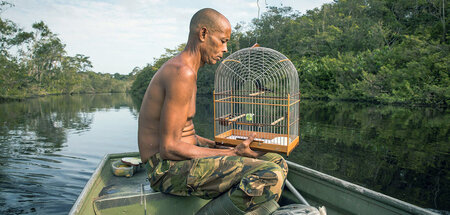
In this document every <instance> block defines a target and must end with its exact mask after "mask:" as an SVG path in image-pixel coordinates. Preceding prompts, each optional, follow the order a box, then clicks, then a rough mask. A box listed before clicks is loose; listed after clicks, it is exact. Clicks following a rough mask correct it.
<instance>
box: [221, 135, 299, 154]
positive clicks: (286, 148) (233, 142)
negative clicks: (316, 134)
mask: <svg viewBox="0 0 450 215" xmlns="http://www.w3.org/2000/svg"><path fill="white" fill-rule="evenodd" d="M250 133H255V134H256V137H255V140H253V142H251V143H250V148H252V149H256V150H260V151H266V152H277V153H285V154H287V155H288V156H289V154H290V153H291V152H292V150H294V148H295V147H297V145H298V142H299V137H298V136H297V137H296V138H295V139H293V140H290V139H289V138H288V137H287V136H286V135H282V134H275V133H266V132H250V131H242V130H236V129H231V130H228V131H226V132H224V133H222V134H219V135H217V136H215V138H214V140H215V142H216V143H218V144H221V145H228V146H237V145H239V144H241V143H242V141H243V140H244V139H247V136H248V135H249V134H250ZM239 137H245V138H242V139H241V138H239ZM275 138H286V140H287V142H288V143H287V144H285V145H283V144H274V143H266V141H270V140H272V139H275Z"/></svg>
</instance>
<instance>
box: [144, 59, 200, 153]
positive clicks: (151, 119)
mask: <svg viewBox="0 0 450 215" xmlns="http://www.w3.org/2000/svg"><path fill="white" fill-rule="evenodd" d="M183 61H185V60H184V59H183V56H181V55H178V56H176V57H174V58H172V59H171V60H169V61H168V62H166V63H165V64H164V65H163V66H162V67H161V68H160V69H159V70H158V72H156V74H155V75H154V76H153V78H152V80H151V82H150V84H149V86H148V88H147V91H146V93H145V95H144V98H143V100H142V105H141V109H140V114H139V129H138V143H139V151H140V153H141V159H142V161H144V162H145V161H147V159H148V158H149V157H150V156H152V155H154V154H155V153H158V152H159V145H160V141H161V136H160V135H161V131H160V125H161V121H160V119H161V112H162V109H163V107H164V104H165V103H170V102H171V100H173V99H177V95H178V94H182V93H186V94H190V95H191V99H189V101H188V114H187V118H184V119H181V118H178V120H180V121H183V120H184V122H183V124H184V127H183V129H182V131H181V132H182V135H181V136H182V138H181V140H182V141H184V142H188V143H190V144H195V143H196V138H195V130H194V124H193V123H192V118H193V116H194V114H195V94H196V87H193V88H192V89H193V90H190V91H191V92H177V90H175V91H174V90H172V91H171V92H170V90H169V91H168V90H167V89H168V88H169V89H170V88H173V86H172V85H176V84H178V83H177V81H179V80H177V79H179V78H181V77H184V76H189V75H191V74H188V73H191V72H192V71H191V70H190V69H189V68H186V66H185V65H183ZM194 85H195V82H194ZM186 90H188V89H183V91H186ZM178 91H179V90H178ZM172 94H175V95H172Z"/></svg>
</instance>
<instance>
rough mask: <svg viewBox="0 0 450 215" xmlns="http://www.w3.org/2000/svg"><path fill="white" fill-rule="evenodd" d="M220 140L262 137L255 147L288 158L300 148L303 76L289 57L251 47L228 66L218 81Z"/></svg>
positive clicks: (231, 142)
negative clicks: (253, 136)
mask: <svg viewBox="0 0 450 215" xmlns="http://www.w3.org/2000/svg"><path fill="white" fill-rule="evenodd" d="M213 96H214V137H215V141H216V142H217V143H219V144H224V145H233V146H235V145H238V144H240V143H241V142H242V140H244V139H247V138H246V137H248V136H250V135H251V134H256V137H255V139H254V140H253V142H252V143H251V144H250V147H251V148H253V149H257V150H263V151H268V152H281V153H286V154H287V155H289V154H290V152H291V151H292V150H293V149H294V148H295V147H296V146H297V145H298V143H299V120H300V119H299V107H300V92H299V80H298V73H297V70H296V69H295V67H294V65H293V64H292V62H291V61H290V60H289V59H288V58H287V57H286V56H284V55H283V54H281V53H279V52H277V51H275V50H273V49H269V48H264V47H251V48H246V49H242V50H239V51H237V52H234V53H233V54H231V55H230V56H228V57H227V58H226V59H224V60H223V61H222V63H221V64H220V65H219V67H218V68H217V71H216V76H215V82H214V94H213Z"/></svg>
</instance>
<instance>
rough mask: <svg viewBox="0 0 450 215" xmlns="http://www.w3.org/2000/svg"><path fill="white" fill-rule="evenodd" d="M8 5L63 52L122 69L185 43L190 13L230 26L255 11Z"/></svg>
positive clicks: (68, 2)
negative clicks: (204, 13) (219, 17)
mask: <svg viewBox="0 0 450 215" xmlns="http://www.w3.org/2000/svg"><path fill="white" fill-rule="evenodd" d="M7 1H8V2H10V3H13V4H14V7H12V8H8V9H7V10H6V11H4V12H3V13H2V14H1V16H2V18H6V19H10V20H12V21H13V22H15V23H16V24H18V25H19V26H20V27H22V28H23V29H24V30H25V31H31V30H32V28H31V25H32V24H33V23H35V22H38V21H41V20H42V21H44V23H46V24H47V25H48V26H49V28H50V30H51V31H52V32H53V33H55V34H57V35H58V37H59V38H60V39H61V40H62V42H63V43H64V44H66V51H67V54H68V55H69V56H74V55H75V54H83V55H85V56H89V57H90V58H89V59H90V60H91V62H92V65H93V70H94V71H95V72H101V73H111V74H114V73H120V74H128V73H130V72H131V71H132V70H133V68H135V67H140V68H143V67H144V66H145V65H147V64H148V63H153V61H154V58H158V57H159V56H161V54H164V53H165V49H166V48H170V49H174V48H176V47H177V46H178V45H179V44H182V43H186V42H187V35H188V31H189V22H190V19H191V17H192V15H194V13H195V12H197V11H198V10H200V9H202V8H207V7H209V8H213V9H216V10H217V11H219V12H220V13H222V14H223V15H225V16H226V17H227V18H228V20H229V21H230V23H231V26H235V25H236V24H237V23H241V22H244V23H247V24H248V23H250V22H251V20H252V19H254V18H257V16H258V4H257V0H221V1H219V0H185V1H183V0H76V1H74V0H7ZM330 2H332V0H260V1H259V6H260V14H262V13H263V12H265V11H266V8H265V7H266V4H267V5H268V6H278V7H280V6H291V7H292V8H293V9H294V10H297V11H299V12H300V13H301V14H304V13H305V12H306V11H307V10H311V9H314V8H316V7H319V8H320V6H321V5H322V4H324V3H330Z"/></svg>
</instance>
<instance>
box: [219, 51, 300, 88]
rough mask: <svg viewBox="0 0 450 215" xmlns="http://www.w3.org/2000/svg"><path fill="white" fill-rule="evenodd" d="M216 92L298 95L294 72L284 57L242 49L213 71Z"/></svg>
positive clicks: (296, 76) (290, 63)
mask: <svg viewBox="0 0 450 215" xmlns="http://www.w3.org/2000/svg"><path fill="white" fill-rule="evenodd" d="M214 90H215V93H227V92H233V94H234V95H237V94H242V95H252V96H258V95H259V96H260V95H263V94H264V95H270V96H287V95H293V94H297V93H298V92H299V80H298V74H297V70H296V69H295V66H294V65H293V64H292V62H291V61H290V60H289V59H288V58H287V57H286V56H284V55H283V54H281V53H280V52H278V51H275V50H273V49H270V48H264V47H252V48H245V49H241V50H239V51H237V52H235V53H233V54H231V55H230V56H228V57H227V58H226V59H224V60H223V61H222V63H221V64H220V65H219V67H218V68H217V71H216V77H215V83H214Z"/></svg>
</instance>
